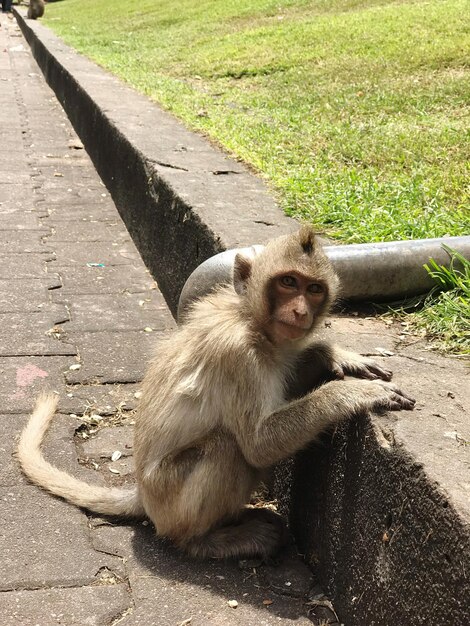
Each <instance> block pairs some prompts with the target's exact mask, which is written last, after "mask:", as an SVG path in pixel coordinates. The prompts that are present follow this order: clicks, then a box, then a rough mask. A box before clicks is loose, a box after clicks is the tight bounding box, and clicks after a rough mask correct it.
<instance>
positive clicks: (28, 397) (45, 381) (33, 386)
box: [0, 356, 76, 413]
mask: <svg viewBox="0 0 470 626" xmlns="http://www.w3.org/2000/svg"><path fill="white" fill-rule="evenodd" d="M75 362H76V360H75V359H74V358H73V357H65V356H64V357H59V356H45V357H35V356H25V357H0V406H1V407H2V412H3V413H29V412H30V411H31V409H32V407H33V404H34V401H35V400H36V398H37V396H38V395H39V393H40V391H42V390H44V389H50V390H53V391H58V392H59V393H64V392H65V386H64V375H63V371H64V369H67V368H68V367H69V365H72V364H73V363H75Z"/></svg>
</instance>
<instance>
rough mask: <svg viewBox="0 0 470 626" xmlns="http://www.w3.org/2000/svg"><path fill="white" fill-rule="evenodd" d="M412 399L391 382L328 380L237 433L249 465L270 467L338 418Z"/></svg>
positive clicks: (405, 404) (394, 407) (405, 405)
mask: <svg viewBox="0 0 470 626" xmlns="http://www.w3.org/2000/svg"><path fill="white" fill-rule="evenodd" d="M414 405H415V401H414V400H413V399H412V398H410V397H409V396H406V395H405V394H404V393H403V392H402V391H400V390H399V389H398V388H397V387H395V386H393V385H391V384H390V383H385V382H382V381H375V380H374V381H371V380H362V381H359V380H356V381H355V380H348V381H335V382H329V383H326V384H325V385H323V386H321V387H320V388H319V389H316V390H315V391H312V392H311V393H309V394H308V395H306V396H304V397H303V398H300V399H298V400H294V401H293V402H291V403H290V404H288V405H287V406H286V407H283V408H282V409H280V410H278V411H276V412H274V413H272V414H271V415H269V416H267V417H265V418H263V419H261V421H260V422H259V423H257V424H253V427H252V428H251V429H250V428H248V429H240V432H238V433H236V436H237V440H238V442H239V445H240V447H241V449H242V452H243V454H244V456H245V458H246V460H247V461H248V463H250V465H253V466H254V467H260V468H262V467H269V466H270V465H273V464H274V463H277V462H278V461H281V460H282V459H284V458H287V457H288V456H291V455H292V454H294V453H295V452H297V451H298V450H300V449H301V448H303V447H305V446H306V445H307V444H308V443H309V442H310V441H312V440H313V439H315V437H316V436H317V435H318V434H319V433H320V432H322V431H323V430H325V429H326V428H328V427H329V426H331V425H333V424H335V423H337V422H338V421H340V420H342V419H345V418H348V417H350V416H352V415H353V414H357V413H362V412H365V411H384V410H391V411H398V410H401V409H406V410H411V409H413V407H414Z"/></svg>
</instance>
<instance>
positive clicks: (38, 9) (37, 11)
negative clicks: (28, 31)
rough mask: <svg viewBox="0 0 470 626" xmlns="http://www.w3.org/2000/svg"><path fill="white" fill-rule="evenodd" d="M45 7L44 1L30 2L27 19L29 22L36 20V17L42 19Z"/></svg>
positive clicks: (32, 0)
mask: <svg viewBox="0 0 470 626" xmlns="http://www.w3.org/2000/svg"><path fill="white" fill-rule="evenodd" d="M45 6H46V5H45V3H44V0H30V2H29V7H28V18H29V19H30V20H37V18H38V17H42V16H43V15H44V9H45Z"/></svg>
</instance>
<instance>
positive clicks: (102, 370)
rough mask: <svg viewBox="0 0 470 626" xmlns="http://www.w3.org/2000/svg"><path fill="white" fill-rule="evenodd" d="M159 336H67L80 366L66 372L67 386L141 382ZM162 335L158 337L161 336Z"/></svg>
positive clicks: (112, 333)
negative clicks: (78, 357)
mask: <svg viewBox="0 0 470 626" xmlns="http://www.w3.org/2000/svg"><path fill="white" fill-rule="evenodd" d="M159 335H160V333H145V332H143V331H140V332H132V331H126V332H110V331H104V332H90V333H81V332H80V333H69V334H68V339H69V340H70V341H71V342H72V343H73V345H76V346H77V348H78V353H79V355H80V361H81V365H82V367H81V368H80V369H79V370H68V371H67V372H66V374H65V378H66V381H67V383H69V384H77V383H96V382H99V383H108V384H109V383H133V382H138V381H140V380H142V378H143V376H144V373H145V370H146V368H147V363H148V362H149V360H150V358H151V356H152V355H153V353H154V345H155V342H156V341H157V338H158V336H159ZM160 336H161V335H160Z"/></svg>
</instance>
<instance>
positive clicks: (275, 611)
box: [92, 524, 311, 626]
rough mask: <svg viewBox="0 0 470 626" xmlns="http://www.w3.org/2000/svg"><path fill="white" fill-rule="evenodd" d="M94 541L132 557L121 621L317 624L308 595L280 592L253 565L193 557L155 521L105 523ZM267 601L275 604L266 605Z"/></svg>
mask: <svg viewBox="0 0 470 626" xmlns="http://www.w3.org/2000/svg"><path fill="white" fill-rule="evenodd" d="M92 540H93V545H94V546H95V547H96V549H98V550H104V551H106V552H109V553H111V554H117V555H119V556H121V557H123V558H124V559H125V560H126V564H127V568H128V572H129V579H130V582H131V587H132V592H133V597H134V601H135V609H134V611H133V612H132V613H130V614H129V615H128V616H126V617H125V618H124V619H123V620H122V622H121V623H122V624H125V625H126V626H130V625H132V626H137V625H139V626H144V625H145V626H147V625H148V616H149V614H152V616H153V619H154V620H155V623H158V625H159V626H160V625H161V626H174V625H175V624H180V623H181V622H183V621H184V620H185V619H189V618H190V617H191V618H192V620H191V626H193V625H196V626H206V625H210V626H222V625H224V626H271V625H272V624H279V623H282V624H285V625H286V626H287V625H292V626H294V625H295V626H308V625H309V624H310V625H311V622H310V621H309V619H308V618H307V611H308V608H307V607H306V606H305V604H304V602H305V599H304V598H298V599H297V598H291V597H286V596H281V595H278V594H276V593H275V592H273V591H272V590H271V589H269V588H268V587H267V586H266V585H265V584H264V583H263V580H262V578H260V577H259V576H258V575H257V574H256V573H255V572H256V571H257V570H253V568H250V569H249V570H241V569H240V568H239V567H238V564H237V563H234V562H224V561H210V562H209V561H206V562H204V561H194V560H192V559H189V558H187V557H185V556H183V555H181V554H180V553H178V552H177V551H176V550H175V549H174V548H172V547H171V546H169V545H168V544H167V543H166V542H164V541H162V540H159V539H157V537H156V536H155V534H154V532H153V529H152V526H151V525H149V526H143V525H142V524H136V525H135V526H99V527H97V528H95V529H94V530H93V531H92ZM280 567H281V568H282V567H283V565H281V566H280ZM229 600H237V602H238V607H237V608H236V609H232V608H230V607H229V605H228V601H229ZM263 600H272V604H270V605H269V606H268V607H266V606H265V605H264V604H263Z"/></svg>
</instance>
